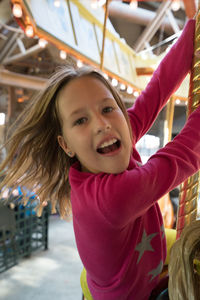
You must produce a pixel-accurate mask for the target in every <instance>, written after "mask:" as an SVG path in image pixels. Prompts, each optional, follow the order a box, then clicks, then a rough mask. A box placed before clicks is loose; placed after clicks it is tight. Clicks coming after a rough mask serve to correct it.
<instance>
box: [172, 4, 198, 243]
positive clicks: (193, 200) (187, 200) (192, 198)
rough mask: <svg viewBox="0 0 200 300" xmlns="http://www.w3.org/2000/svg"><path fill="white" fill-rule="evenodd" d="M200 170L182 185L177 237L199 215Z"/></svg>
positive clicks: (192, 97)
mask: <svg viewBox="0 0 200 300" xmlns="http://www.w3.org/2000/svg"><path fill="white" fill-rule="evenodd" d="M198 52H199V53H200V5H198V13H197V16H196V29H195V41H194V53H195V54H196V53H198ZM199 66H200V55H198V56H197V55H194V58H193V66H192V72H191V78H190V90H189V96H188V113H187V114H188V116H189V115H190V114H191V113H192V112H193V111H194V110H195V109H196V108H197V107H198V106H199V105H200V73H199ZM199 186H200V172H199V171H198V172H197V173H196V174H194V175H193V176H191V177H190V178H188V179H187V180H186V181H185V182H184V183H183V184H182V185H181V190H180V197H179V210H178V216H177V218H178V219H177V239H178V238H179V237H180V235H181V232H182V230H183V228H184V227H185V226H187V225H189V224H190V223H191V222H193V221H195V220H196V219H197V217H198V214H197V207H198V201H199Z"/></svg>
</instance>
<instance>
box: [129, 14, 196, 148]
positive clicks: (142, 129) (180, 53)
mask: <svg viewBox="0 0 200 300" xmlns="http://www.w3.org/2000/svg"><path fill="white" fill-rule="evenodd" d="M194 30H195V20H189V21H188V22H187V24H186V26H185V27H184V30H183V32H182V34H181V36H180V37H179V39H178V41H177V42H176V43H175V44H174V46H173V47H172V48H171V50H170V51H169V52H168V53H167V55H165V57H164V59H163V60H162V61H161V63H160V64H159V67H158V68H157V70H156V71H155V72H154V74H153V77H152V79H151V81H150V82H149V84H148V85H147V87H146V89H145V90H144V91H143V92H142V94H141V95H140V96H139V97H138V99H137V100H136V102H135V104H134V105H133V107H132V108H130V109H129V110H128V113H129V116H130V120H131V125H132V129H133V138H134V141H135V143H136V142H137V141H138V140H139V139H140V138H141V137H142V136H143V135H144V134H145V133H146V132H147V131H148V130H149V128H150V127H151V126H152V124H153V122H154V121H155V119H156V117H157V115H158V113H159V112H160V110H161V109H162V108H163V107H164V105H165V104H166V102H167V101H168V99H169V98H170V96H171V95H172V94H173V93H174V92H175V90H176V89H177V88H178V87H179V86H180V84H181V82H182V81H183V79H184V77H185V76H186V75H187V73H188V72H189V71H190V68H191V65H192V58H193V51H194V50H193V49H194V47H193V43H194Z"/></svg>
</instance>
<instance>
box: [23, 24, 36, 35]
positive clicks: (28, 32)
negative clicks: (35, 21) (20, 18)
mask: <svg viewBox="0 0 200 300" xmlns="http://www.w3.org/2000/svg"><path fill="white" fill-rule="evenodd" d="M25 33H26V35H27V37H29V38H31V37H33V36H34V30H33V26H31V25H27V26H26V28H25Z"/></svg>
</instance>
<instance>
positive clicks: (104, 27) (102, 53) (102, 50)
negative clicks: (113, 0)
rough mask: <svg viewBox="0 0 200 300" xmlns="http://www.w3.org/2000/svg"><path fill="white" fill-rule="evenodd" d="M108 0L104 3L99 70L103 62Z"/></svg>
mask: <svg viewBox="0 0 200 300" xmlns="http://www.w3.org/2000/svg"><path fill="white" fill-rule="evenodd" d="M109 1H110V0H106V4H105V16H104V25H103V39H102V49H101V63H100V69H101V70H103V63H104V47H105V36H106V23H107V18H108V5H109Z"/></svg>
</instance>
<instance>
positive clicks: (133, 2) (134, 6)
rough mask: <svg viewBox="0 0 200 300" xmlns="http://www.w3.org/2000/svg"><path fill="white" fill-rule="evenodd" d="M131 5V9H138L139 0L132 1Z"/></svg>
mask: <svg viewBox="0 0 200 300" xmlns="http://www.w3.org/2000/svg"><path fill="white" fill-rule="evenodd" d="M129 5H130V8H131V9H136V8H138V2H137V0H132V1H131V2H130V4H129Z"/></svg>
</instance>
